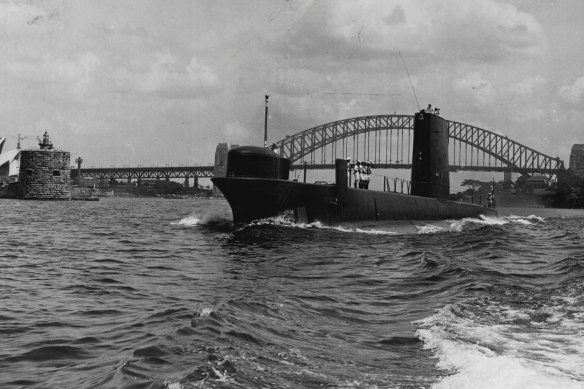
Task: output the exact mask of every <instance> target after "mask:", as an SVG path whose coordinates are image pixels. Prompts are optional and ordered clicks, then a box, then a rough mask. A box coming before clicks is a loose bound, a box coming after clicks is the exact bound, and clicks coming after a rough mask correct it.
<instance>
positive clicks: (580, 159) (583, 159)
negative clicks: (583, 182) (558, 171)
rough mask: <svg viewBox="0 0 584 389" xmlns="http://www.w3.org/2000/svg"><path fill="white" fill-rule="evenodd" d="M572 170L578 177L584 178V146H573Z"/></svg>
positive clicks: (571, 156) (571, 155) (571, 154)
mask: <svg viewBox="0 0 584 389" xmlns="http://www.w3.org/2000/svg"><path fill="white" fill-rule="evenodd" d="M570 170H571V171H572V172H573V173H574V174H575V175H577V176H580V177H584V144H574V145H572V151H571V153H570Z"/></svg>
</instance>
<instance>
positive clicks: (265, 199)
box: [211, 109, 497, 227]
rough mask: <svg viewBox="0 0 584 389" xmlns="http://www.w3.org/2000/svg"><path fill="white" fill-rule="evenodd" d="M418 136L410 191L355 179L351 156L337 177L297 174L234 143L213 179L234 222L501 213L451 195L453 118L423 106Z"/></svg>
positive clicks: (339, 164)
mask: <svg viewBox="0 0 584 389" xmlns="http://www.w3.org/2000/svg"><path fill="white" fill-rule="evenodd" d="M413 138H414V139H413V153H412V155H413V161H412V171H411V191H410V192H411V194H402V193H395V192H386V191H379V190H370V189H362V188H352V187H350V183H349V178H348V174H347V173H348V168H349V162H348V161H347V160H345V159H336V161H335V183H333V184H322V183H306V182H298V181H295V180H290V179H289V173H290V167H291V163H290V160H289V159H287V158H284V157H281V156H280V155H278V154H277V153H275V152H274V151H272V150H270V149H268V148H266V147H259V146H241V147H237V148H233V149H231V150H230V151H229V152H228V153H227V162H226V176H225V177H214V178H212V179H211V180H212V182H213V184H214V185H215V186H217V187H218V188H219V189H220V190H221V192H222V193H223V195H224V196H225V199H226V200H227V202H228V203H229V205H230V207H231V210H232V214H233V222H234V225H235V227H240V226H243V225H246V224H249V223H251V222H254V221H257V220H261V219H266V218H272V217H277V216H284V217H286V218H289V219H291V221H294V222H297V223H312V222H316V221H318V222H321V223H324V224H334V223H339V222H362V221H380V220H381V221H384V220H445V219H462V218H468V217H470V218H479V217H481V216H496V215H497V211H496V210H495V209H494V208H491V207H486V206H482V205H477V204H471V203H464V202H459V201H452V200H449V195H450V172H449V165H448V122H447V121H446V120H445V119H444V118H443V117H441V116H440V115H438V114H437V113H436V112H435V111H430V110H424V109H422V110H420V111H419V112H416V113H415V114H414V137H413ZM264 143H265V142H264Z"/></svg>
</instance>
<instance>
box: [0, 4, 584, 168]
mask: <svg viewBox="0 0 584 389" xmlns="http://www.w3.org/2000/svg"><path fill="white" fill-rule="evenodd" d="M583 15H584V1H582V0H562V1H549V0H545V1H544V0H509V1H496V0H441V1H430V0H427V1H422V0H420V1H412V0H371V1H366V0H358V1H356V0H355V1H354V0H343V1H341V0H336V1H313V0H288V1H284V0H265V1H251V0H246V1H237V0H233V1H218V0H209V1H196V0H175V1H173V0H157V1H154V0H151V1H148V0H136V1H125V0H112V1H104V0H100V1H97V0H95V1H85V0H59V1H53V0H43V1H16V0H15V1H1V2H0V57H1V61H0V121H1V130H0V136H7V137H9V138H8V141H7V145H6V147H5V150H7V149H10V148H14V147H15V146H16V138H15V137H16V135H17V134H19V133H20V134H22V135H24V136H27V137H29V139H26V140H25V141H24V146H26V147H37V146H36V144H35V143H36V142H35V141H34V138H35V137H36V136H40V135H42V133H43V132H44V131H45V130H48V131H49V133H50V135H51V136H52V139H53V141H54V143H55V145H56V146H57V147H59V148H61V149H64V150H67V151H70V152H71V153H72V158H76V157H77V156H81V157H82V158H83V159H84V161H85V162H84V166H85V167H89V166H91V165H94V166H104V167H105V166H110V165H115V166H122V165H129V166H135V165H139V164H141V165H153V164H154V165H155V164H159V165H165V164H169V165H170V164H194V163H198V164H206V163H208V162H211V161H212V160H213V157H214V152H215V147H216V145H217V143H219V142H228V143H238V144H256V145H261V144H262V143H263V121H264V117H263V110H264V94H265V93H268V94H270V96H271V97H270V141H277V140H280V139H282V138H283V137H284V136H285V135H286V134H294V133H296V132H299V131H302V130H305V129H307V128H310V127H313V126H316V125H319V124H323V123H327V122H330V121H334V120H339V119H344V118H350V117H355V116H362V115H370V114H387V113H393V112H397V113H400V114H413V113H414V112H415V111H416V110H417V105H416V101H415V99H414V95H413V93H412V88H411V87H410V84H409V81H408V76H407V73H406V71H405V69H404V65H403V62H402V60H401V58H400V55H399V54H398V53H399V52H401V53H402V55H403V58H404V59H405V61H406V63H407V67H408V70H409V73H410V75H411V78H412V82H413V84H414V87H415V91H416V94H417V96H418V99H419V101H420V105H422V106H425V105H426V104H428V103H432V104H433V105H435V106H439V107H440V108H441V113H442V115H443V116H444V117H446V118H447V119H449V120H455V121H461V122H464V123H468V124H472V125H475V126H478V127H482V128H485V129H488V130H491V131H494V132H497V133H500V134H503V135H506V136H508V137H510V138H511V139H514V140H516V141H518V142H520V143H522V144H524V145H527V146H529V147H532V148H535V149H536V150H538V151H541V152H544V153H546V154H549V155H551V156H554V157H555V156H559V157H560V158H562V159H563V160H564V161H565V162H566V164H567V163H568V159H569V153H570V148H571V146H572V144H573V143H584V126H583V123H584V104H583V103H584V65H583V60H584V43H583V40H584V34H583V30H584V23H582V16H583Z"/></svg>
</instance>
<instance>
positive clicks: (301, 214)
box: [212, 177, 497, 226]
mask: <svg viewBox="0 0 584 389" xmlns="http://www.w3.org/2000/svg"><path fill="white" fill-rule="evenodd" d="M212 180H213V183H214V184H215V185H216V186H217V187H218V188H219V189H220V190H221V192H222V193H223V195H224V196H225V198H226V200H227V201H228V202H229V205H230V206H231V209H232V212H233V221H234V224H235V225H236V226H239V225H243V224H248V223H250V222H252V221H256V220H260V219H265V218H271V217H277V216H284V217H286V218H292V219H293V220H294V221H296V222H301V223H311V222H315V221H320V222H323V223H333V222H350V221H376V220H444V219H461V218H465V217H474V218H476V217H480V216H481V215H485V216H496V214H497V213H496V211H495V210H494V209H490V208H485V207H482V206H478V205H475V204H468V203H459V202H455V201H450V200H443V199H436V198H430V197H422V196H412V195H406V194H400V193H393V192H382V191H375V190H367V189H354V188H347V187H341V188H339V186H338V185H333V184H329V185H321V184H309V183H302V182H296V181H288V180H280V179H268V178H254V177H216V178H213V179H212Z"/></svg>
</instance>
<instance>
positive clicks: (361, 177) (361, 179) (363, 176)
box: [359, 161, 367, 189]
mask: <svg viewBox="0 0 584 389" xmlns="http://www.w3.org/2000/svg"><path fill="white" fill-rule="evenodd" d="M366 178H367V170H366V168H365V162H361V161H359V188H360V189H365V180H366Z"/></svg>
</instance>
